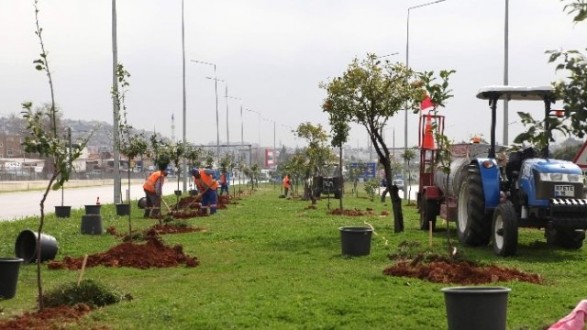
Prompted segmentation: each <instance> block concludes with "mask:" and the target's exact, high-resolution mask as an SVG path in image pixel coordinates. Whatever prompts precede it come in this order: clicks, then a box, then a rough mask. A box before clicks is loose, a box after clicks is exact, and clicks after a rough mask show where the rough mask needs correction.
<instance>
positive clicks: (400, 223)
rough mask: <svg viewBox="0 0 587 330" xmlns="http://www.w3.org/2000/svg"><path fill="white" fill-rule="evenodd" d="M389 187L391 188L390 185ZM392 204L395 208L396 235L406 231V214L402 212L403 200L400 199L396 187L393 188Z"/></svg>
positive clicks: (394, 229) (394, 223)
mask: <svg viewBox="0 0 587 330" xmlns="http://www.w3.org/2000/svg"><path fill="white" fill-rule="evenodd" d="M387 186H388V187H389V186H390V184H389V183H388V184H387ZM388 189H390V191H391V203H392V208H393V231H394V232H395V233H401V232H403V231H404V214H403V211H402V199H401V198H400V197H399V194H398V191H399V189H398V188H397V186H396V185H393V186H391V187H390V188H388Z"/></svg>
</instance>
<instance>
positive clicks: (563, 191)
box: [554, 184, 575, 197]
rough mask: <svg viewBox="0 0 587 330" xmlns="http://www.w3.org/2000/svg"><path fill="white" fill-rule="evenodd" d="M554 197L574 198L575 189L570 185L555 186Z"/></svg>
mask: <svg viewBox="0 0 587 330" xmlns="http://www.w3.org/2000/svg"><path fill="white" fill-rule="evenodd" d="M554 196H555V197H575V187H574V186H571V185H562V184H561V185H555V186H554Z"/></svg>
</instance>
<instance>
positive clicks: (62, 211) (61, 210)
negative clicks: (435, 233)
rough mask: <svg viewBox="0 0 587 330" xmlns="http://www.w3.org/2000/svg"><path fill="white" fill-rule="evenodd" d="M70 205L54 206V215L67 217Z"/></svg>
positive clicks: (69, 212)
mask: <svg viewBox="0 0 587 330" xmlns="http://www.w3.org/2000/svg"><path fill="white" fill-rule="evenodd" d="M70 215H71V206H55V216H56V217H58V218H69V216H70Z"/></svg>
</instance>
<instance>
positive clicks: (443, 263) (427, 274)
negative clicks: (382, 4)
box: [383, 256, 542, 285]
mask: <svg viewBox="0 0 587 330" xmlns="http://www.w3.org/2000/svg"><path fill="white" fill-rule="evenodd" d="M383 274H385V275H391V276H402V277H415V278H419V279H422V280H426V281H430V282H434V283H453V284H462V285H470V284H485V283H495V282H509V281H523V282H530V283H536V284H540V283H542V278H541V277H540V275H537V274H529V273H524V272H522V271H520V270H517V269H511V268H501V267H497V266H491V265H489V266H481V265H478V264H476V263H474V262H471V261H457V260H451V259H448V258H446V257H442V256H433V257H430V256H427V257H426V260H424V258H421V257H416V258H415V259H414V260H402V261H398V262H397V263H396V264H395V265H393V266H391V267H389V268H386V269H385V270H384V271H383Z"/></svg>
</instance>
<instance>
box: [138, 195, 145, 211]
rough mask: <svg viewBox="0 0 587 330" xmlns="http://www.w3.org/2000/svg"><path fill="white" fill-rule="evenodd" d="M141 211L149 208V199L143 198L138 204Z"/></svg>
mask: <svg viewBox="0 0 587 330" xmlns="http://www.w3.org/2000/svg"><path fill="white" fill-rule="evenodd" d="M137 206H138V207H139V209H141V210H144V209H145V207H147V197H141V198H140V199H139V201H138V202H137Z"/></svg>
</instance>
